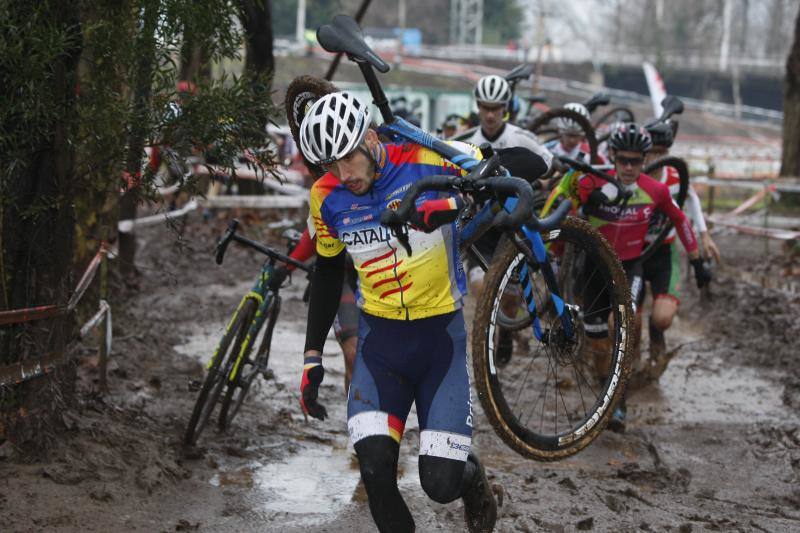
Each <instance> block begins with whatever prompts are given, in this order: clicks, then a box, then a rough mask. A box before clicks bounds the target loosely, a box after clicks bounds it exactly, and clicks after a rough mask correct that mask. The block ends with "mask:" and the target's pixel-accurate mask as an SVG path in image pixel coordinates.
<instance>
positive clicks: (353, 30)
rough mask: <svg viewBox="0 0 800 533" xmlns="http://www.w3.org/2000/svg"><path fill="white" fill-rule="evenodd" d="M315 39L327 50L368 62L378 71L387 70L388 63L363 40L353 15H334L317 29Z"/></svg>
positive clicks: (384, 71)
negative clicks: (327, 22) (329, 21)
mask: <svg viewBox="0 0 800 533" xmlns="http://www.w3.org/2000/svg"><path fill="white" fill-rule="evenodd" d="M317 41H319V44H320V45H322V48H324V49H325V50H327V51H328V52H342V53H345V54H347V56H348V57H350V58H351V59H357V60H361V61H365V62H367V63H370V64H371V65H372V66H374V67H375V68H376V69H378V70H379V71H380V72H383V73H386V72H389V64H388V63H386V61H384V60H383V59H381V58H380V57H378V54H376V53H375V52H373V51H372V49H371V48H370V47H369V45H367V43H366V42H365V41H364V34H363V33H361V28H360V27H359V26H358V23H357V22H356V21H355V20H353V17H349V16H347V15H336V16H335V17H333V20H332V21H331V23H330V24H324V25H322V26H320V28H319V29H318V30H317Z"/></svg>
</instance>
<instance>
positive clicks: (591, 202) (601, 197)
mask: <svg viewBox="0 0 800 533" xmlns="http://www.w3.org/2000/svg"><path fill="white" fill-rule="evenodd" d="M608 202H609V200H608V196H606V195H605V194H603V191H601V190H600V189H595V190H593V191H592V193H591V194H590V195H589V198H587V199H586V207H588V208H589V209H591V210H592V211H595V210H597V208H598V207H600V206H601V205H603V204H607V203H608Z"/></svg>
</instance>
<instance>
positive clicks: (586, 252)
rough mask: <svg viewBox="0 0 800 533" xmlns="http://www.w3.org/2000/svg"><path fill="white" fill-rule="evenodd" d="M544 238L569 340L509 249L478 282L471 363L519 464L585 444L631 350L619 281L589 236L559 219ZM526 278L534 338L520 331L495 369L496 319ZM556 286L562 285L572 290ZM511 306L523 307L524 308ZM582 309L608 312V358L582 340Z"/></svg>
mask: <svg viewBox="0 0 800 533" xmlns="http://www.w3.org/2000/svg"><path fill="white" fill-rule="evenodd" d="M543 238H544V240H545V243H546V244H548V255H549V257H548V261H549V263H550V264H551V266H552V267H553V270H554V271H555V273H556V277H557V279H558V280H561V281H559V283H560V284H562V283H563V284H564V285H565V286H564V287H562V286H559V292H560V293H561V295H562V296H563V297H564V304H565V305H564V309H565V312H566V313H569V315H570V317H571V319H572V320H571V322H572V325H573V329H574V336H573V337H572V338H568V335H567V334H565V333H564V328H563V325H562V322H561V319H560V318H559V317H558V313H557V311H556V307H555V304H554V303H553V300H552V299H551V290H550V288H549V287H548V285H547V284H546V282H545V281H544V279H543V275H542V272H541V269H540V267H539V265H538V264H536V263H534V264H530V263H529V262H528V261H527V260H526V258H525V255H524V254H522V253H521V252H520V251H519V249H518V248H517V246H516V245H515V243H514V242H513V241H510V240H504V242H503V243H502V244H501V246H500V247H498V250H497V251H496V253H495V256H494V259H493V261H492V265H491V266H490V268H489V271H488V273H487V275H486V279H485V282H484V288H483V293H482V294H481V298H480V303H479V305H478V308H477V309H476V314H475V320H474V324H473V340H472V356H473V367H474V372H475V384H476V387H477V389H478V393H479V397H480V401H481V404H482V406H483V409H484V411H485V413H486V415H487V417H488V418H489V421H490V422H491V424H492V426H493V427H494V429H495V432H496V433H497V434H498V436H500V438H501V439H502V440H503V441H504V442H506V443H507V444H508V445H509V446H510V447H511V448H512V449H514V450H515V451H517V452H518V453H520V454H521V455H523V456H525V457H529V458H532V459H538V460H544V461H552V460H557V459H561V458H564V457H568V456H570V455H573V454H575V453H577V452H578V451H580V450H581V449H583V448H584V447H586V446H587V445H588V444H589V443H591V442H592V441H593V440H594V439H595V438H596V437H597V435H599V434H600V432H601V431H602V429H603V428H604V427H605V425H606V423H607V422H608V419H609V418H610V417H611V413H612V412H613V410H614V407H615V405H616V403H617V402H618V400H619V399H620V398H621V397H622V393H623V389H624V385H625V380H626V378H627V376H628V373H629V368H628V367H629V361H628V356H627V355H626V354H629V353H632V351H631V350H632V349H633V343H632V339H631V338H630V335H629V334H628V332H629V331H630V330H631V327H632V317H633V311H632V308H631V303H630V291H629V289H628V286H627V281H626V278H625V273H624V271H623V270H622V267H621V265H620V263H619V260H618V259H617V257H616V255H615V254H614V251H613V250H612V249H611V247H610V245H609V244H608V242H607V241H606V240H605V239H604V238H603V237H602V236H601V235H600V234H599V233H598V232H597V231H596V230H594V229H592V228H591V226H589V225H588V224H587V223H586V222H584V221H582V220H578V219H574V218H567V219H566V220H565V221H564V223H563V225H562V227H561V228H560V229H558V230H555V231H552V232H550V233H549V234H547V235H543ZM567 252H569V253H567ZM578 256H580V257H578ZM525 270H527V274H526V276H525V277H526V278H527V282H523V285H525V284H527V285H529V287H530V290H531V294H532V295H533V299H534V302H535V304H536V309H537V315H538V317H539V320H540V323H541V329H542V335H541V340H538V339H537V337H536V336H535V335H534V334H533V331H532V330H533V328H529V329H527V330H525V332H524V333H525V335H526V338H524V339H522V342H520V339H519V337H518V339H517V340H518V346H517V350H516V353H514V355H513V356H512V357H511V360H510V361H508V362H505V363H504V364H502V366H501V364H499V361H495V354H496V353H497V352H498V345H499V341H500V339H499V337H500V335H499V333H500V329H501V328H500V324H499V320H498V318H499V315H500V312H499V311H500V309H501V308H503V307H507V306H508V304H509V301H513V300H514V298H516V296H515V295H514V294H513V291H516V290H517V288H516V287H515V285H516V284H517V282H516V281H514V280H515V279H520V272H522V271H525ZM564 280H570V287H566V284H565V283H564ZM598 283H601V284H602V285H603V287H604V288H605V290H606V293H607V295H608V298H607V300H608V301H607V302H604V303H603V304H602V305H604V306H605V307H604V308H603V309H598V305H599V304H598V302H597V300H596V299H592V301H585V300H590V298H589V297H588V296H586V293H587V291H586V290H585V289H586V287H587V286H588V285H589V284H592V286H596V285H597V284H598ZM508 291H512V292H511V293H509V292H508ZM509 294H510V295H509ZM517 305H518V306H520V307H525V303H524V300H522V301H518V302H517ZM590 310H591V312H596V311H598V310H599V311H603V310H605V311H607V312H608V313H609V316H610V324H611V325H610V327H609V335H610V338H611V343H610V348H609V350H608V352H607V353H596V352H594V351H593V349H592V347H591V346H590V344H589V342H587V337H586V328H585V327H584V324H583V320H582V319H583V317H584V315H585V314H588V313H589V312H590ZM526 312H527V308H526ZM526 343H527V347H526V346H525V344H526ZM599 358H607V359H608V360H609V364H610V366H609V367H608V368H606V369H605V372H606V375H605V376H601V375H600V374H599V373H598V372H597V371H596V370H595V368H596V366H597V363H596V361H597V360H598V359H599Z"/></svg>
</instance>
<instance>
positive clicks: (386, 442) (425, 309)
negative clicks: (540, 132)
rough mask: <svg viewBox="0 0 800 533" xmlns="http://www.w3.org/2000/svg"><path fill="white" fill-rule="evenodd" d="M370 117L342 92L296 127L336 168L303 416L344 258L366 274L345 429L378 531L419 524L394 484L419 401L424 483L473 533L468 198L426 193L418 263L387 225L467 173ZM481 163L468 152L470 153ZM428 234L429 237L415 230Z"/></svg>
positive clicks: (309, 151) (482, 497) (321, 213)
mask: <svg viewBox="0 0 800 533" xmlns="http://www.w3.org/2000/svg"><path fill="white" fill-rule="evenodd" d="M369 126H370V112H369V109H368V108H367V107H366V106H365V105H364V104H363V103H362V102H360V101H359V100H358V99H357V98H355V97H354V96H352V95H350V94H348V93H346V92H338V93H332V94H328V95H326V96H324V97H322V98H320V99H319V100H317V101H316V102H315V103H314V105H313V106H312V107H311V108H310V109H309V111H308V113H307V114H306V116H305V118H304V119H303V122H302V124H301V127H300V141H301V143H300V145H301V149H302V150H303V153H304V154H305V156H306V157H307V158H308V159H309V160H310V161H311V162H313V163H315V164H320V165H323V166H324V168H325V169H326V170H327V171H328V172H327V174H325V175H324V176H323V177H322V178H320V179H319V180H318V181H317V182H316V183H315V184H314V186H313V187H312V189H311V195H310V196H311V198H310V205H311V219H312V221H313V227H311V228H310V229H311V230H312V231H313V232H314V233H315V235H316V239H317V244H316V250H317V255H318V259H317V267H316V270H315V272H314V277H313V280H312V286H311V287H312V288H311V301H310V304H309V312H308V325H307V330H306V345H305V353H304V368H303V375H302V381H301V385H300V390H301V405H302V407H303V410H304V411H305V412H306V413H308V414H309V415H311V416H312V417H314V418H318V419H320V420H322V419H324V418H325V417H326V416H327V412H326V410H325V408H324V406H322V405H321V404H320V403H319V401H318V392H319V387H320V383H321V382H322V379H323V376H324V370H323V367H322V358H321V354H322V347H323V344H324V342H325V337H326V335H327V332H328V330H329V329H330V326H331V323H332V322H333V317H334V315H335V314H336V309H337V306H338V302H339V294H340V291H341V285H342V280H343V271H344V268H345V267H344V259H345V252H347V253H349V254H350V255H351V256H352V258H353V261H354V263H355V268H356V272H357V273H358V305H359V308H360V310H361V316H360V322H359V338H358V350H357V355H356V361H355V367H354V369H353V379H352V382H351V384H350V390H349V394H348V403H347V416H348V430H349V433H350V440H351V442H352V443H353V446H354V448H355V451H356V454H357V456H358V460H359V466H360V470H361V478H362V480H363V482H364V487H365V489H366V492H367V496H368V500H369V507H370V511H371V513H372V517H373V519H374V521H375V523H376V525H377V526H378V529H379V530H380V531H392V532H407V531H413V530H414V520H413V518H412V517H411V513H410V512H409V510H408V507H407V506H406V504H405V502H404V501H403V498H402V496H401V495H400V492H399V490H398V487H397V463H398V457H399V451H400V440H401V438H402V434H403V430H404V427H405V422H406V417H407V416H408V413H409V410H410V408H411V404H412V402H414V403H416V408H417V415H418V418H419V425H420V456H419V472H420V482H421V484H422V488H423V490H424V491H425V492H426V493H427V495H428V496H429V497H430V498H431V499H433V500H434V501H437V502H439V503H449V502H452V501H454V500H455V499H457V498H459V497H461V498H462V499H463V501H464V509H465V515H466V520H467V526H468V528H469V530H470V531H491V530H492V528H493V527H494V523H495V520H496V516H497V508H496V504H495V500H494V496H493V494H492V492H491V489H490V487H489V484H488V481H487V479H486V474H485V472H484V470H483V467H482V466H481V463H480V461H479V460H478V457H477V456H476V455H475V453H474V452H473V451H471V449H470V447H471V440H472V416H473V415H472V403H471V398H470V386H469V375H468V370H467V359H466V340H467V339H466V328H465V326H464V317H463V312H462V309H461V308H462V297H463V294H464V293H465V291H466V279H465V274H464V271H463V269H462V267H461V258H460V254H459V251H458V242H457V241H458V236H457V228H456V224H455V221H456V219H457V216H458V213H459V211H460V207H461V205H460V204H461V201H460V200H459V198H457V197H453V196H440V195H439V194H438V193H433V192H429V193H425V194H424V195H422V196H421V197H420V200H419V201H418V203H417V213H416V217H415V218H414V221H413V222H414V225H415V226H416V228H419V229H415V228H411V229H410V230H409V233H408V238H409V242H410V243H411V245H412V249H413V255H411V254H408V253H406V252H405V250H404V249H403V247H401V246H399V245H398V243H399V241H398V239H397V236H396V235H395V234H393V233H392V232H391V231H390V230H389V229H388V228H386V227H385V226H382V225H381V224H380V222H379V220H380V214H381V212H382V211H383V210H384V209H386V208H387V207H389V208H391V207H395V208H396V206H397V205H399V203H400V199H401V198H402V196H403V194H404V192H405V191H406V190H407V189H408V187H409V186H410V185H411V184H412V183H413V182H414V181H416V180H418V179H420V178H422V177H424V176H428V175H432V174H452V175H461V174H463V173H464V171H462V170H461V169H459V168H458V167H456V166H455V165H453V164H452V163H450V162H448V161H447V160H445V159H443V158H442V157H441V156H439V155H437V154H436V153H434V152H432V151H430V150H428V149H426V148H423V147H421V146H418V145H414V144H382V143H381V142H380V141H379V139H378V136H377V134H376V132H375V131H374V130H372V129H370V127H369ZM462 146H463V148H464V150H465V151H466V152H467V153H471V155H472V156H473V157H480V156H479V154H478V153H477V152H476V151H475V150H474V149H473V148H472V147H470V146H468V145H462ZM421 230H424V231H421Z"/></svg>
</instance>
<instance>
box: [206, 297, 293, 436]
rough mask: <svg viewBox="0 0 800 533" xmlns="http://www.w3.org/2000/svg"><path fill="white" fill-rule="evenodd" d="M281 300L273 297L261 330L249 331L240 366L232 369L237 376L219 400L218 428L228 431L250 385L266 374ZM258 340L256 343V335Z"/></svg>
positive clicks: (265, 313) (265, 312) (231, 380)
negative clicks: (220, 403)
mask: <svg viewBox="0 0 800 533" xmlns="http://www.w3.org/2000/svg"><path fill="white" fill-rule="evenodd" d="M280 309H281V301H280V297H278V296H277V295H272V298H271V300H270V302H269V304H268V305H267V308H266V310H265V311H264V316H265V319H264V322H262V323H261V324H262V327H261V328H260V331H257V332H252V331H251V332H250V335H251V339H249V340H248V341H246V342H247V344H246V345H245V348H244V354H242V355H241V356H240V357H239V366H238V367H237V368H236V369H235V372H236V375H235V376H233V378H232V379H230V383H229V384H228V388H227V390H226V391H225V398H224V399H223V400H222V409H221V410H220V413H219V429H220V431H227V430H228V428H229V427H230V426H231V424H232V423H233V419H234V418H235V417H236V415H237V414H238V413H239V409H240V408H241V407H242V402H243V401H244V398H245V396H247V392H248V391H249V390H250V386H251V385H252V384H253V381H255V379H256V377H257V376H259V375H264V376H265V377H266V372H267V365H268V363H269V352H270V346H271V345H272V332H273V330H274V329H275V322H276V321H277V320H278V315H279V314H280ZM259 336H260V337H261V341H260V342H258V337H259ZM256 344H257V345H258V351H257V352H256V355H255V357H251V353H252V351H253V346H255V345H256Z"/></svg>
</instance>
